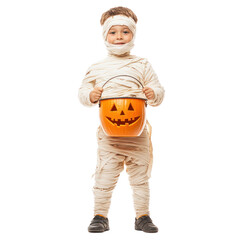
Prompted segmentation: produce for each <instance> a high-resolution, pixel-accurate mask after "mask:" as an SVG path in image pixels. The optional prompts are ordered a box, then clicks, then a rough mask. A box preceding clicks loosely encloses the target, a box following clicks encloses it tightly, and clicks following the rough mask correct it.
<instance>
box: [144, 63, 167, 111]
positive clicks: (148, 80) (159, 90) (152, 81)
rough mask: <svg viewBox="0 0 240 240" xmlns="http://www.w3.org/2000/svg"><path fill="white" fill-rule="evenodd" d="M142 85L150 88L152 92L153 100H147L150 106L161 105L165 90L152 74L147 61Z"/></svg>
mask: <svg viewBox="0 0 240 240" xmlns="http://www.w3.org/2000/svg"><path fill="white" fill-rule="evenodd" d="M144 85H145V87H150V88H152V89H153V91H154V95H155V96H154V98H153V99H151V100H148V104H149V105H150V106H158V105H160V104H161V103H162V101H163V98H164V93H165V90H164V88H163V87H162V86H161V84H160V82H159V80H158V77H157V75H156V73H155V72H154V70H153V68H152V66H151V64H150V63H149V62H148V61H147V62H146V65H145V70H144Z"/></svg>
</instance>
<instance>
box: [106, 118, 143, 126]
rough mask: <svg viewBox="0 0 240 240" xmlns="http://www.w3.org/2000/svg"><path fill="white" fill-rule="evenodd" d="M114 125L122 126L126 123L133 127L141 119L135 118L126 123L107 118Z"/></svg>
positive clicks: (127, 120) (126, 120)
mask: <svg viewBox="0 0 240 240" xmlns="http://www.w3.org/2000/svg"><path fill="white" fill-rule="evenodd" d="M106 118H107V119H108V120H109V121H110V122H111V123H112V124H114V123H116V124H117V125H118V126H120V125H125V124H126V123H128V124H129V126H130V125H132V124H133V123H135V122H136V121H137V120H138V119H139V118H140V117H135V118H134V119H132V118H131V119H125V120H124V121H122V120H121V119H118V120H115V119H111V118H110V117H106Z"/></svg>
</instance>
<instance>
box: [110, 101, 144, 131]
mask: <svg viewBox="0 0 240 240" xmlns="http://www.w3.org/2000/svg"><path fill="white" fill-rule="evenodd" d="M110 111H111V112H114V113H111V116H112V117H108V116H106V118H107V119H108V120H109V121H110V122H111V123H112V124H117V126H121V125H126V124H129V125H132V124H134V123H136V121H137V120H138V119H139V118H140V116H135V114H134V108H133V106H132V103H131V102H130V103H129V106H128V108H127V109H126V110H125V109H124V110H123V109H120V110H118V109H117V107H116V104H115V103H114V104H113V106H112V108H111V110H110ZM129 111H130V112H129ZM119 113H120V114H119ZM127 116H128V118H126V117H127ZM130 117H131V118H130Z"/></svg>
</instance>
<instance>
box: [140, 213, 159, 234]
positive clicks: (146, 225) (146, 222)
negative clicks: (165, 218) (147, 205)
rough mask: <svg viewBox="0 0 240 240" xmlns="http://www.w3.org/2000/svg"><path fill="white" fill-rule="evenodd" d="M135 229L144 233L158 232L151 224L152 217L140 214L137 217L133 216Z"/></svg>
mask: <svg viewBox="0 0 240 240" xmlns="http://www.w3.org/2000/svg"><path fill="white" fill-rule="evenodd" d="M135 230H138V231H143V232H146V233H156V232H158V228H157V226H155V225H154V224H153V222H152V219H151V218H150V217H149V216H142V217H140V218H138V219H137V218H135Z"/></svg>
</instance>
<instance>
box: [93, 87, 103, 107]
mask: <svg viewBox="0 0 240 240" xmlns="http://www.w3.org/2000/svg"><path fill="white" fill-rule="evenodd" d="M102 92H103V88H101V87H95V88H94V89H93V90H92V91H91V92H90V101H91V103H96V102H97V101H98V100H99V98H100V97H101V95H102Z"/></svg>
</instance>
